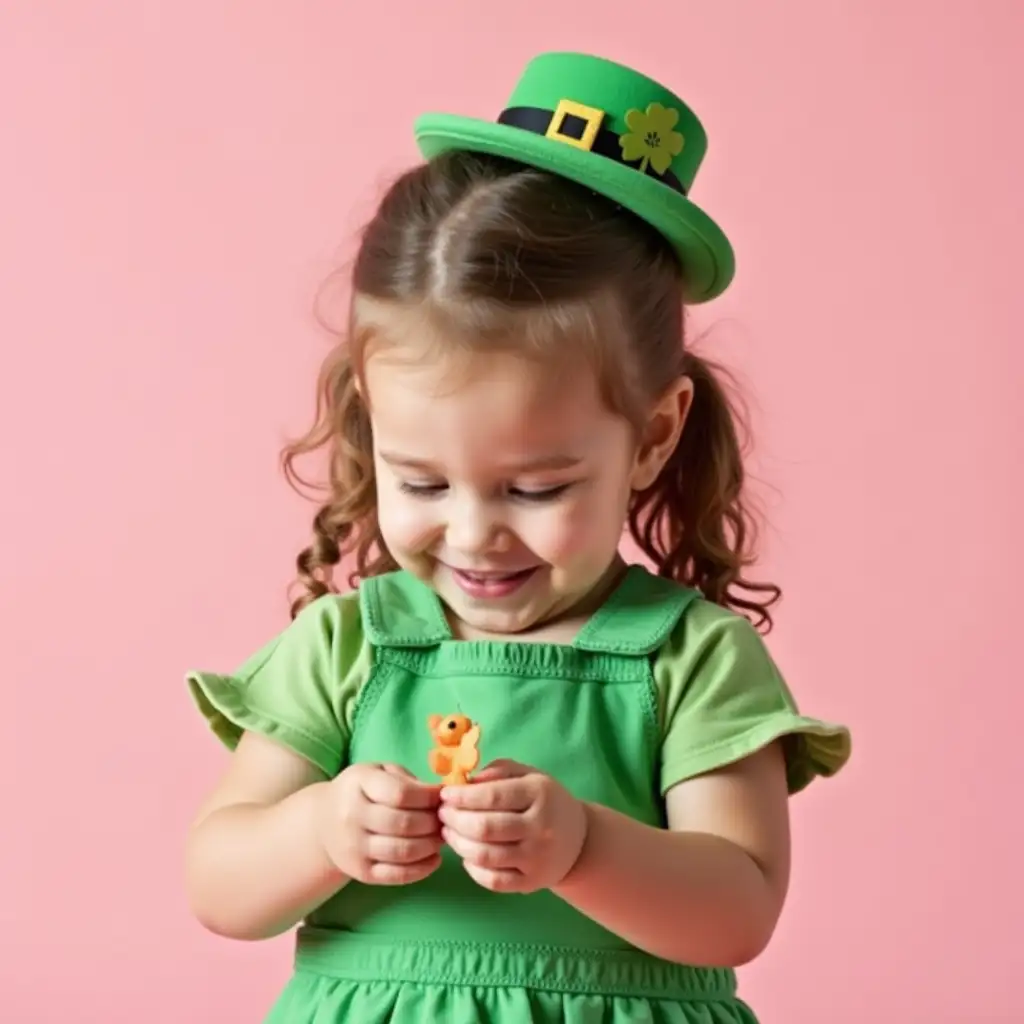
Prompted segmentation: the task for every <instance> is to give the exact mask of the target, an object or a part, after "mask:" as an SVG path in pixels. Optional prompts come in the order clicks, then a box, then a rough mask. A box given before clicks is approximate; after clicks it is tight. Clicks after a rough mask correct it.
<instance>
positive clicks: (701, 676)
mask: <svg viewBox="0 0 1024 1024" xmlns="http://www.w3.org/2000/svg"><path fill="white" fill-rule="evenodd" d="M651 666H652V677H653V680H654V690H655V699H656V704H657V716H658V725H659V733H660V737H661V775H662V779H661V782H662V790H663V792H667V790H668V789H669V788H671V787H672V786H673V785H675V784H677V783H679V782H681V781H685V780H686V779H687V778H691V777H693V776H695V775H700V774H703V773H706V772H709V771H714V770H716V769H719V768H722V767H724V766H725V765H727V764H729V763H732V762H735V761H738V760H740V759H742V758H744V757H747V756H749V755H751V754H753V753H755V752H756V751H757V750H759V749H760V748H762V747H764V746H767V745H768V744H770V743H773V742H776V741H782V744H783V749H784V751H785V753H786V761H787V769H788V775H789V785H790V791H791V792H797V791H798V790H801V789H803V788H804V787H805V786H807V785H808V784H809V783H810V782H811V781H812V780H813V779H814V778H815V777H817V776H831V775H834V774H835V773H836V772H838V771H839V770H840V768H842V767H843V766H844V765H845V764H846V762H847V760H848V759H849V756H850V749H851V739H850V732H849V730H848V729H847V727H846V726H844V725H841V724H838V723H835V722H831V721H826V720H823V719H818V718H813V717H810V716H809V715H807V714H804V713H803V712H802V711H801V710H800V708H799V707H798V705H797V701H796V699H795V698H794V695H793V693H792V691H791V689H790V687H789V685H788V683H787V681H786V679H785V678H784V676H783V674H782V672H781V671H780V669H779V666H778V664H777V662H776V660H775V658H774V657H773V656H772V654H771V653H770V651H769V650H768V646H767V644H766V642H765V640H764V639H763V637H762V636H761V634H760V633H759V632H758V631H757V629H756V628H755V626H754V625H753V624H752V623H751V622H750V620H749V619H747V618H746V617H745V616H743V615H741V614H739V613H737V612H735V611H732V610H731V609H728V608H724V607H722V606H720V605H717V604H714V603H713V602H711V601H708V600H706V599H704V598H703V597H700V596H693V597H692V599H691V600H690V601H689V602H688V603H687V604H686V607H685V609H684V610H683V611H682V614H680V615H679V617H678V619H677V620H676V621H675V622H674V624H673V625H672V627H671V629H670V630H669V631H668V633H667V636H666V637H665V639H664V642H663V643H662V644H661V645H660V647H659V648H658V650H657V651H656V652H654V655H653V657H652V662H651Z"/></svg>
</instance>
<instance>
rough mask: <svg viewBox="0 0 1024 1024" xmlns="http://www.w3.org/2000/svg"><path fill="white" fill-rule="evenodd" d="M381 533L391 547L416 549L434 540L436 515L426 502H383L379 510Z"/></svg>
mask: <svg viewBox="0 0 1024 1024" xmlns="http://www.w3.org/2000/svg"><path fill="white" fill-rule="evenodd" d="M377 514H378V522H379V524H380V529H381V533H382V534H383V535H384V539H385V541H387V542H388V545H389V547H392V546H393V547H401V548H405V549H409V550H415V549H416V548H417V547H419V546H421V545H425V544H429V543H431V542H432V539H433V534H434V533H435V532H436V529H437V526H436V521H435V520H436V516H433V515H431V513H430V508H429V506H428V505H427V504H426V503H423V505H422V506H421V505H417V504H412V503H410V502H406V501H402V502H382V503H381V504H380V506H379V508H378V510H377Z"/></svg>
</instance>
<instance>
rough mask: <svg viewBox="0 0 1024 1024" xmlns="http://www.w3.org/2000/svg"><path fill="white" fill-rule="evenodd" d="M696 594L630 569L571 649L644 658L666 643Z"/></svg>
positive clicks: (640, 568)
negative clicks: (576, 648)
mask: <svg viewBox="0 0 1024 1024" xmlns="http://www.w3.org/2000/svg"><path fill="white" fill-rule="evenodd" d="M699 597H700V594H698V593H697V591H695V590H692V589H690V588H689V587H684V586H682V585H681V584H679V583H676V582H675V580H668V579H665V578H663V577H661V576H655V575H654V574H653V573H652V572H650V571H649V570H648V569H647V568H645V567H644V566H642V565H631V566H629V567H628V569H627V570H626V572H625V574H624V576H623V578H622V579H621V580H620V581H619V585H618V586H617V587H616V588H615V590H613V591H612V593H611V594H610V595H609V597H608V600H607V601H605V603H604V604H603V605H602V606H601V608H599V609H598V610H597V612H595V613H594V615H593V616H592V617H591V618H590V620H589V621H588V622H587V623H586V625H585V626H584V627H583V629H581V630H580V632H579V634H578V635H577V637H576V639H575V640H574V641H573V647H578V648H580V649H581V650H584V651H594V652H596V653H600V654H625V655H633V656H636V657H646V656H647V655H650V654H653V653H654V652H655V651H656V650H658V648H659V647H661V646H662V645H663V644H664V643H665V641H666V640H667V639H668V637H669V634H670V633H671V632H672V630H673V629H674V628H675V626H676V623H678V622H679V620H680V619H681V618H682V617H683V613H684V612H685V611H686V609H687V608H688V607H689V606H690V605H691V604H692V603H693V602H694V601H695V600H697V599H698V598H699Z"/></svg>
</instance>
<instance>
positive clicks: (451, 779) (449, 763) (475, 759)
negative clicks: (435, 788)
mask: <svg viewBox="0 0 1024 1024" xmlns="http://www.w3.org/2000/svg"><path fill="white" fill-rule="evenodd" d="M427 725H428V726H429V727H430V735H431V736H433V738H434V742H435V743H436V744H437V746H436V747H434V749H433V750H431V751H430V753H429V754H428V755H427V756H428V759H429V761H430V770H431V771H432V772H434V774H435V775H440V776H442V778H441V785H443V786H464V785H465V784H466V783H467V782H469V773H470V772H471V771H472V770H473V769H474V768H476V766H477V765H478V764H479V763H480V751H479V750H477V743H479V742H480V726H479V725H477V724H476V723H475V722H473V721H472V720H471V719H469V718H467V717H466V716H465V715H449V716H448V717H447V718H444V717H442V716H441V715H429V716H428V717H427Z"/></svg>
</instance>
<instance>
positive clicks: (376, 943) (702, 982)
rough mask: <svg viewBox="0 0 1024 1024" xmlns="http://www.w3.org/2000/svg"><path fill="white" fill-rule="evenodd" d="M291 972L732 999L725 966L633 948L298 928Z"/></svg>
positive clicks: (733, 984)
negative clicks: (681, 961)
mask: <svg viewBox="0 0 1024 1024" xmlns="http://www.w3.org/2000/svg"><path fill="white" fill-rule="evenodd" d="M297 939H298V941H297V946H296V951H295V966H296V969H297V970H300V971H309V972H312V973H315V974H322V975H327V976H328V977H334V978H341V979H345V980H347V981H384V982H407V983H412V984H416V983H419V984H440V985H475V986H488V987H514V988H528V989H536V990H543V991H548V992H574V993H583V994H593V995H607V996H639V997H647V998H653V999H675V1000H686V1001H708V1002H710V1001H720V1000H731V999H733V998H734V997H735V994H736V978H735V974H734V973H733V971H731V970H729V969H727V968H705V967H683V966H680V965H678V964H672V963H668V962H667V961H665V960H659V959H657V958H656V957H652V956H649V955H648V954H646V953H642V952H640V951H639V950H616V949H573V948H567V947H556V946H538V945H519V944H513V943H508V944H506V943H462V942H430V941H427V942H423V941H415V940H396V939H390V938H388V937H386V936H380V935H364V934H359V933H355V932H348V931H342V930H333V929H328V928H311V927H303V928H300V929H299V931H298V936H297Z"/></svg>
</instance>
